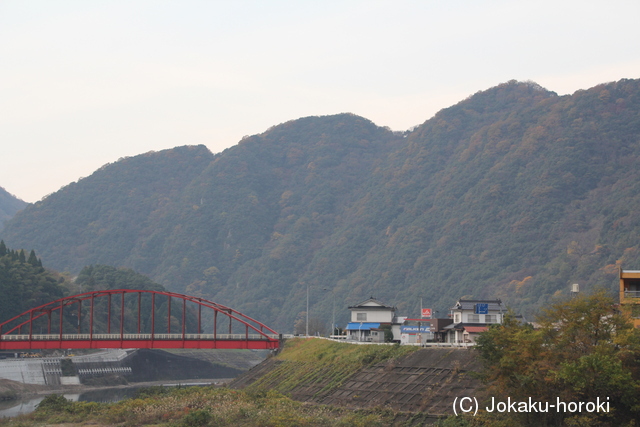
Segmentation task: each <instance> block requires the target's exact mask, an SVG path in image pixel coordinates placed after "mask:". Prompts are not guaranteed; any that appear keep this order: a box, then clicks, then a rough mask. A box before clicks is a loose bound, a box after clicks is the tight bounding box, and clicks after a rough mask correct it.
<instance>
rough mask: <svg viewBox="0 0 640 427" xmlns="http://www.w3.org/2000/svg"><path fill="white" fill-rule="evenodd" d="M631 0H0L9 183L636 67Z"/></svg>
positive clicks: (31, 184)
mask: <svg viewBox="0 0 640 427" xmlns="http://www.w3.org/2000/svg"><path fill="white" fill-rule="evenodd" d="M639 16H640V2H638V1H637V0H630V1H622V0H607V1H589V0H580V1H573V0H567V1H564V0H552V1H547V0H536V1H528V0H521V1H517V2H516V1H482V0H475V1H473V0H469V1H465V0H422V1H417V0H415V1H405V0H392V1H391V0H390V1H376V0H362V1H361V0H339V1H334V0H322V1H312V0H295V1H294V0H269V1H264V0H254V1H250V0H230V1H227V0H210V1H193V0H180V1H162V0H150V1H139V0H126V1H118V0H110V1H97V0H93V1H90V0H78V1H66V0H56V1H50V0H43V1H37V0H0V148H1V151H0V152H1V155H0V187H3V188H5V189H6V190H7V191H9V192H10V193H11V194H13V195H15V196H17V197H19V198H21V199H23V200H25V201H27V202H36V201H38V200H40V199H42V198H43V197H45V196H46V195H48V194H51V193H53V192H55V191H57V190H59V189H60V188H61V187H63V186H65V185H67V184H69V183H71V182H74V181H77V180H78V179H80V178H81V177H85V176H89V175H91V174H92V173H93V172H94V171H95V170H96V169H98V168H100V167H101V166H102V165H104V164H106V163H111V162H115V161H117V160H118V159H119V158H122V157H127V156H135V155H138V154H142V153H145V152H148V151H152V150H153V151H159V150H163V149H167V148H172V147H176V146H181V145H192V144H204V145H206V146H207V147H208V148H209V149H210V150H211V151H212V152H214V153H217V152H220V151H222V150H224V149H225V148H228V147H231V146H233V145H235V144H237V143H238V141H240V139H242V137H243V136H246V135H254V134H258V133H262V132H264V131H265V130H267V129H268V128H269V127H271V126H274V125H277V124H280V123H283V122H286V121H289V120H294V119H297V118H300V117H306V116H319V115H328V114H339V113H344V112H350V113H354V114H357V115H359V116H362V117H365V118H367V119H369V120H371V121H373V122H374V123H376V124H377V125H379V126H387V127H389V128H391V129H393V130H400V131H402V130H406V129H409V128H411V127H413V126H416V125H419V124H421V123H423V122H425V121H426V120H428V119H429V118H431V117H433V115H434V114H435V113H437V112H438V111H439V110H441V109H443V108H447V107H449V106H451V105H454V104H456V103H458V102H460V101H461V100H463V99H465V98H466V97H468V96H470V95H472V94H474V93H476V92H478V91H480V90H486V89H489V88H490V87H493V86H496V85H498V84H500V83H504V82H507V81H509V80H512V79H515V80H521V81H525V80H532V81H534V82H536V83H538V84H540V85H541V86H543V87H545V88H546V89H549V90H552V91H554V92H556V93H558V94H559V95H565V94H571V93H574V92H575V91H576V90H579V89H587V88H590V87H593V86H596V85H598V84H600V83H606V82H611V81H617V80H620V79H622V78H640V45H638V40H640V25H638V23H637V20H638V17H639Z"/></svg>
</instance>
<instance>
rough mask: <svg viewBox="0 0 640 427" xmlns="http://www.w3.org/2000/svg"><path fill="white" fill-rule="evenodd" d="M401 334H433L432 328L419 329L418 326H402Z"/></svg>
mask: <svg viewBox="0 0 640 427" xmlns="http://www.w3.org/2000/svg"><path fill="white" fill-rule="evenodd" d="M400 332H401V333H403V334H418V333H421V334H426V333H429V332H431V327H430V326H420V328H418V327H417V326H401V327H400Z"/></svg>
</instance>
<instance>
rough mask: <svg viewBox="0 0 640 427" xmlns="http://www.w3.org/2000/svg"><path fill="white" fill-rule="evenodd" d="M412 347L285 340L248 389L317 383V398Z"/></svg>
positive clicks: (284, 389) (281, 388) (282, 388)
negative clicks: (269, 365)
mask: <svg viewBox="0 0 640 427" xmlns="http://www.w3.org/2000/svg"><path fill="white" fill-rule="evenodd" d="M417 349H418V348H417V347H414V346H400V345H354V344H346V343H340V342H334V341H328V340H322V339H303V338H296V339H292V340H287V342H286V344H285V347H284V349H283V350H282V352H281V353H280V354H279V355H278V356H276V360H277V361H278V362H280V363H279V364H278V365H277V366H276V367H275V368H273V369H272V370H270V371H269V372H268V373H266V374H265V375H263V376H262V377H261V378H259V379H258V380H257V381H256V382H254V383H253V384H251V385H249V386H248V387H247V390H251V391H260V390H276V391H279V392H280V393H284V394H287V393H291V392H292V391H294V390H295V389H296V388H298V387H304V386H309V385H316V386H318V385H319V386H320V387H321V390H320V391H319V392H318V393H317V396H316V397H320V396H322V395H326V394H328V393H329V392H331V391H332V390H333V389H335V388H337V387H339V386H341V385H342V384H343V383H344V382H345V381H346V380H347V379H349V378H350V377H351V376H352V375H354V374H355V373H357V372H358V371H359V370H360V369H362V368H364V367H367V366H373V365H376V364H379V363H383V362H388V361H391V360H392V359H395V358H398V357H402V356H405V355H407V354H409V353H412V352H414V351H415V350H417Z"/></svg>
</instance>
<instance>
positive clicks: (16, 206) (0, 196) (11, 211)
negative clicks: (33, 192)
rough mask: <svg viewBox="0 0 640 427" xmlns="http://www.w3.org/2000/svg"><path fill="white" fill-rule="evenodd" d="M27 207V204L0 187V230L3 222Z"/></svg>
mask: <svg viewBox="0 0 640 427" xmlns="http://www.w3.org/2000/svg"><path fill="white" fill-rule="evenodd" d="M25 206H27V202H25V201H23V200H20V199H18V198H17V197H15V196H14V195H12V194H10V193H9V192H7V190H5V189H4V188H2V187H0V230H2V227H4V222H5V221H6V220H8V219H10V218H12V217H13V216H14V215H15V214H16V212H18V211H19V210H21V209H24V207H25Z"/></svg>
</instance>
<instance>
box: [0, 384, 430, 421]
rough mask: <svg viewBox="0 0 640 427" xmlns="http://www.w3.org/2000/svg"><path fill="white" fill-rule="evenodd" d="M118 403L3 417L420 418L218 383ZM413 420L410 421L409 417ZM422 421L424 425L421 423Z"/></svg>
mask: <svg viewBox="0 0 640 427" xmlns="http://www.w3.org/2000/svg"><path fill="white" fill-rule="evenodd" d="M141 396H144V397H139V398H134V399H127V400H123V401H120V402H117V403H108V404H107V403H95V402H71V401H68V400H67V399H65V398H64V397H63V396H60V395H49V396H47V397H46V398H45V399H44V400H43V401H42V403H41V404H40V405H39V407H38V408H37V409H36V411H35V412H33V413H31V414H28V415H21V416H19V417H15V418H5V419H0V425H1V426H5V425H6V426H16V427H17V426H39V425H45V424H46V425H52V424H63V423H64V424H66V425H68V424H72V425H73V424H77V425H87V424H97V425H120V426H143V425H155V426H174V427H195V426H238V425H242V426H248V427H254V426H255V427H257V426H261V427H262V426H273V427H276V426H363V427H364V426H390V425H414V421H418V422H420V420H415V416H413V415H412V416H411V417H405V416H403V415H402V414H399V413H396V412H393V411H390V410H387V409H382V408H374V409H369V410H352V409H345V408H335V407H330V406H326V405H314V404H308V403H301V402H297V401H294V400H292V399H290V398H288V397H286V396H284V395H282V394H281V393H278V392H276V391H268V392H264V393H252V392H247V391H243V390H231V389H228V388H215V387H190V388H184V389H173V390H170V391H166V390H162V389H161V388H159V389H156V390H151V391H145V392H144V393H143V394H142V395H141ZM408 420H410V421H409V423H408V424H407V421H408ZM418 425H421V423H420V424H418Z"/></svg>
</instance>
